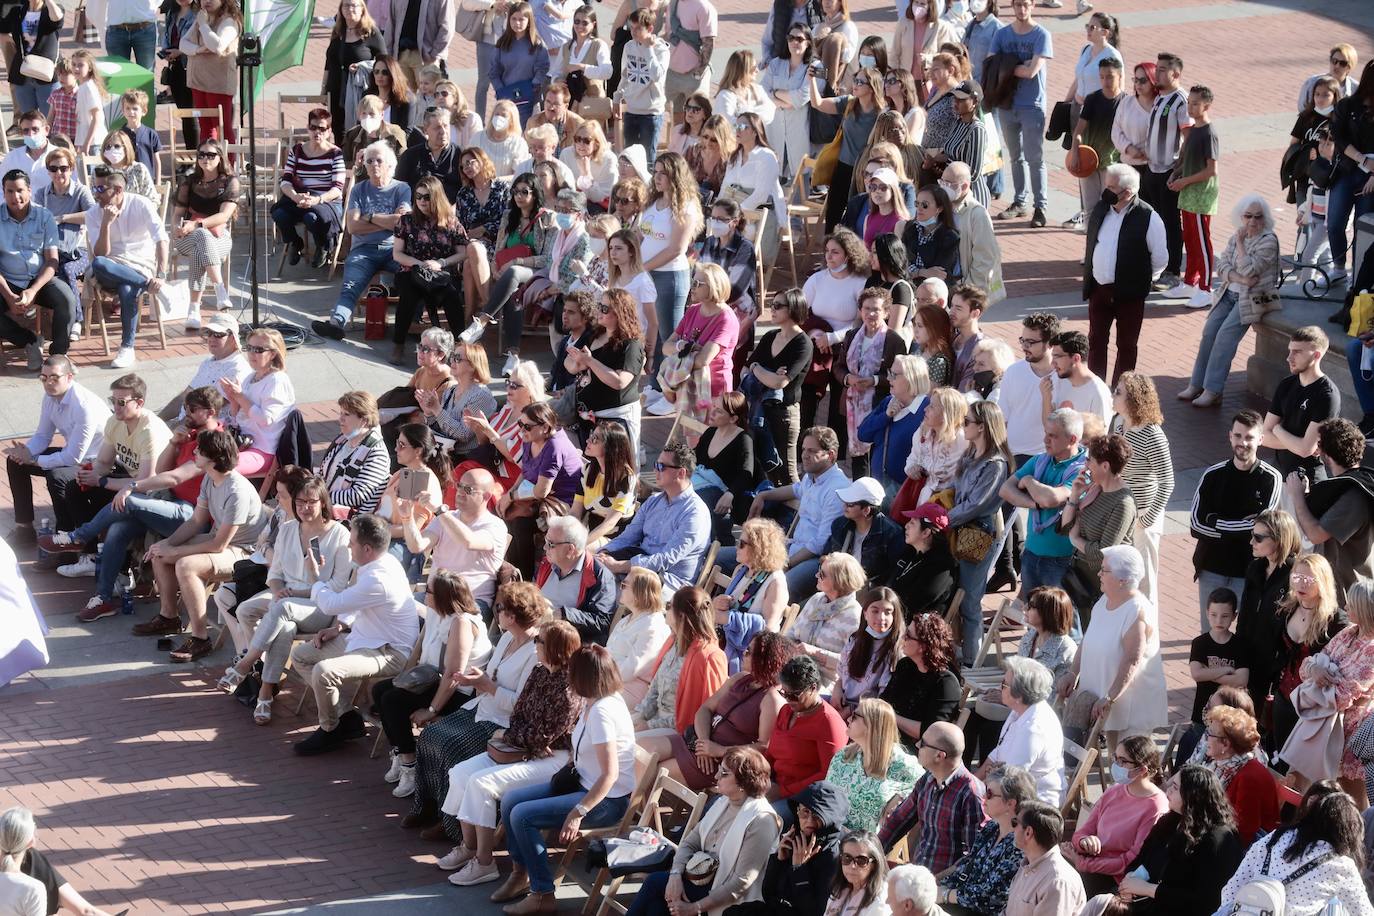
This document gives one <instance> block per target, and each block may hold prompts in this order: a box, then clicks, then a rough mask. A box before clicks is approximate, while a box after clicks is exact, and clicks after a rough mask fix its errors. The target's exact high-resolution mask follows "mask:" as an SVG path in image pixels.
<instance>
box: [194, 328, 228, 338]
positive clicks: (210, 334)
mask: <svg viewBox="0 0 1374 916" xmlns="http://www.w3.org/2000/svg"><path fill="white" fill-rule="evenodd" d="M200 336H201V337H212V338H214V339H215V340H223V339H224V338H226V337H228V336H229V332H228V331H211V330H209V329H205V330H202V331H201V332H200Z"/></svg>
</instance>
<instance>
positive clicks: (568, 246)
mask: <svg viewBox="0 0 1374 916" xmlns="http://www.w3.org/2000/svg"><path fill="white" fill-rule="evenodd" d="M582 233H583V229H582V225H581V224H578V225H576V226H573V227H572V228H571V229H568V230H567V231H564V232H559V233H558V234H557V235H556V236H554V239H553V258H552V259H551V261H550V263H549V282H550V283H557V282H558V265H559V263H560V262H561V261H562V260H563V258H564V256H565V255H566V254H567V253H568V252H569V251H571V250H572V249H573V247H574V246H575V245H576V244H577V240H578V239H579V238H581V237H582Z"/></svg>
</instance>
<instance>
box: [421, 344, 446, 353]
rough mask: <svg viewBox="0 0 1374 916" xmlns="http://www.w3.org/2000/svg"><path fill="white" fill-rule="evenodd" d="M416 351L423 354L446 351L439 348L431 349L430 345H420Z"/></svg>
mask: <svg viewBox="0 0 1374 916" xmlns="http://www.w3.org/2000/svg"><path fill="white" fill-rule="evenodd" d="M415 349H416V350H418V351H420V352H421V353H443V352H444V351H443V350H442V349H440V348H439V347H431V346H430V345H429V344H420V345H419V346H418V347H416V348H415Z"/></svg>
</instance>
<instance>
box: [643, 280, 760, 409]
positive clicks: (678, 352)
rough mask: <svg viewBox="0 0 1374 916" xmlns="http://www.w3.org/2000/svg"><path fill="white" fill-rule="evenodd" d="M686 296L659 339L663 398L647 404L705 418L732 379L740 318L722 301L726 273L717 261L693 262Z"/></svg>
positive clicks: (725, 298)
mask: <svg viewBox="0 0 1374 916" xmlns="http://www.w3.org/2000/svg"><path fill="white" fill-rule="evenodd" d="M688 300H689V301H690V302H692V303H693V304H692V305H689V306H688V307H687V311H686V312H685V313H684V314H683V316H682V321H681V322H679V323H678V326H677V328H676V329H675V330H674V331H673V333H672V334H671V335H670V336H669V337H668V339H667V340H665V341H664V342H663V355H664V356H665V357H667V358H666V359H665V360H664V362H663V368H662V369H660V370H659V382H660V383H661V384H662V385H663V398H662V400H661V401H655V402H650V403H649V405H648V406H647V407H646V408H645V409H646V410H648V411H649V412H650V413H654V414H658V415H663V414H667V413H672V412H673V411H675V410H676V411H679V412H682V413H685V414H686V415H687V416H690V417H692V418H694V419H697V420H704V419H705V417H706V415H707V412H708V410H709V409H710V403H711V399H712V398H714V397H717V396H718V395H720V394H721V393H723V392H726V391H729V390H730V389H731V387H733V385H734V358H735V344H736V342H737V341H738V338H739V319H738V318H736V317H735V313H734V311H733V310H732V309H731V308H730V307H729V306H728V305H727V304H726V303H727V302H729V300H730V277H729V276H728V275H727V274H726V273H725V271H724V270H723V269H722V268H721V267H720V265H719V264H698V265H697V269H696V275H695V277H694V279H693V280H692V285H691V289H690V290H689V292H688Z"/></svg>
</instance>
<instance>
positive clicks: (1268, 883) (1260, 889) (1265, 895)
mask: <svg viewBox="0 0 1374 916" xmlns="http://www.w3.org/2000/svg"><path fill="white" fill-rule="evenodd" d="M1286 902H1287V895H1286V894H1285V893H1284V890H1283V882H1282V881H1279V880H1277V879H1274V878H1257V879H1256V880H1254V881H1251V882H1249V883H1248V884H1246V885H1245V886H1244V887H1242V888H1241V889H1240V890H1238V891H1236V899H1235V902H1233V903H1232V904H1231V909H1230V910H1229V911H1228V912H1230V913H1234V914H1245V916H1283V912H1284V906H1285V904H1286Z"/></svg>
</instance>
